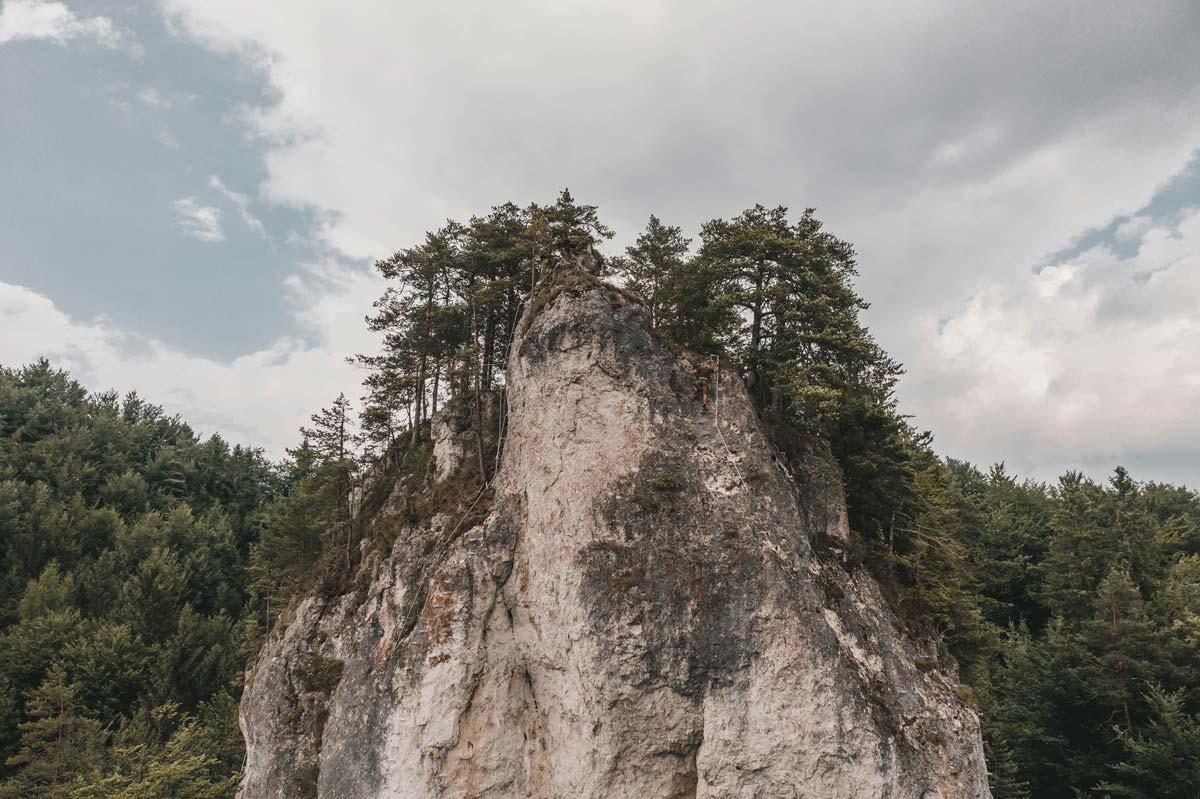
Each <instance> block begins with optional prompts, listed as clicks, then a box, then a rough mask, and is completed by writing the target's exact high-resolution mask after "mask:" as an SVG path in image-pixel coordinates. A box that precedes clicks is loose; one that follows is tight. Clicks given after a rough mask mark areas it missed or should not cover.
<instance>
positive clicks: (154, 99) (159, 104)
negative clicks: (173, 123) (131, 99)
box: [137, 87, 171, 109]
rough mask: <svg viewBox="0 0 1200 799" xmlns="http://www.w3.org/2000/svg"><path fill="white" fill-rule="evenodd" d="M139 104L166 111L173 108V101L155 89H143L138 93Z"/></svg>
mask: <svg viewBox="0 0 1200 799" xmlns="http://www.w3.org/2000/svg"><path fill="white" fill-rule="evenodd" d="M137 99H138V102H140V103H141V104H142V105H144V106H147V107H148V108H161V109H166V108H170V107H171V101H170V100H169V99H168V98H166V97H163V95H162V94H161V93H160V92H159V91H158V89H155V88H153V87H148V88H145V89H142V90H141V91H140V92H138V93H137Z"/></svg>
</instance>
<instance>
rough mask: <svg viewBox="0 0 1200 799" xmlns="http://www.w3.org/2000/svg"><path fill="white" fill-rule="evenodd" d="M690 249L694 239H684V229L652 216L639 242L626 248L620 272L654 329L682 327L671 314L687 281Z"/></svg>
mask: <svg viewBox="0 0 1200 799" xmlns="http://www.w3.org/2000/svg"><path fill="white" fill-rule="evenodd" d="M689 247H691V239H687V238H684V235H683V230H682V229H681V228H677V227H671V226H669V225H664V224H663V223H662V222H661V221H659V218H658V217H657V216H654V215H653V214H651V216H650V221H649V222H648V223H646V229H645V230H644V231H643V232H642V234H641V235H640V236H638V238H637V241H636V242H635V243H634V244H633V245H632V246H630V247H626V248H625V255H626V257H625V258H624V259H622V260H621V261H620V262H619V265H618V271H619V272H622V273H624V275H625V277H626V283H625V288H627V289H629V290H630V291H632V292H633V293H634V294H636V295H637V296H638V297H640V298H641V300H642V302H644V303H645V304H646V308H647V309H648V310H649V311H650V327H651V328H653V329H658V328H661V327H664V326H667V327H670V328H677V327H678V326H679V320H678V319H676V318H675V316H676V315H675V314H671V313H670V312H671V311H673V310H675V308H673V307H672V302H671V298H672V296H673V295H674V294H677V293H678V292H677V290H676V289H675V286H676V285H677V284H678V283H679V282H680V281H681V280H683V279H684V276H683V270H684V269H685V267H686V256H687V252H688V248H689Z"/></svg>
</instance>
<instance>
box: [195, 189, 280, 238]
mask: <svg viewBox="0 0 1200 799" xmlns="http://www.w3.org/2000/svg"><path fill="white" fill-rule="evenodd" d="M208 185H209V187H210V188H213V189H216V190H217V191H218V192H220V193H221V194H222V195H223V196H224V197H225V199H227V200H229V201H230V202H231V203H233V205H234V207H235V208H237V212H238V216H240V217H241V218H242V222H243V223H245V225H246V227H248V228H250V230H252V231H254V232H255V233H257V234H258V235H260V236H262V237H264V238H269V237H268V236H267V231H266V228H264V227H263V223H262V220H261V219H259V218H258V217H256V216H255V215H254V214H253V213H251V212H250V198H249V197H247V196H246V195H245V194H242V193H241V192H236V191H233V190H232V189H230V188H229V187H228V186H226V185H225V184H224V183H223V182H222V181H221V179H220V178H219V177H217V176H216V175H212V176H211V177H209V179H208Z"/></svg>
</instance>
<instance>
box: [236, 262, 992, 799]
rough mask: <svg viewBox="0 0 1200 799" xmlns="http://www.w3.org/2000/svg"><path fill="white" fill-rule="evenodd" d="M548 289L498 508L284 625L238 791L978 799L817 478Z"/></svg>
mask: <svg viewBox="0 0 1200 799" xmlns="http://www.w3.org/2000/svg"><path fill="white" fill-rule="evenodd" d="M543 291H544V292H545V293H544V294H543V295H541V296H540V297H538V298H536V299H535V301H534V302H531V303H530V308H529V309H528V310H527V311H526V318H525V319H523V320H522V324H521V331H520V333H519V335H518V339H517V341H516V342H515V343H514V346H513V349H512V353H511V356H510V364H509V372H508V374H509V381H510V382H509V386H508V408H509V417H508V430H507V437H506V441H505V446H504V454H503V459H502V464H501V468H500V471H499V474H498V476H497V478H496V484H495V493H494V497H495V499H494V504H493V506H492V510H491V512H490V514H488V515H487V517H486V519H485V520H484V521H483V522H482V523H479V524H474V525H470V524H469V523H464V519H465V518H467V517H464V516H462V515H461V514H459V515H455V514H452V513H450V512H447V513H445V514H443V515H438V516H435V517H434V518H433V520H432V521H431V522H429V523H427V524H421V525H418V526H414V527H412V528H410V529H406V530H404V531H403V532H402V533H401V534H400V535H399V536H398V537H397V538H396V540H395V545H394V546H393V547H392V548H391V550H390V552H389V553H385V554H384V555H381V556H377V557H374V558H373V559H371V560H369V561H368V562H367V563H365V564H364V565H363V566H362V567H361V568H362V569H363V573H362V574H361V575H360V577H361V580H360V583H359V585H358V587H357V588H356V589H355V590H353V591H350V592H348V593H346V594H345V595H342V596H335V597H332V598H329V597H322V596H312V597H309V598H308V599H306V600H304V601H303V602H301V603H300V604H299V605H298V606H297V607H295V608H294V610H293V611H292V612H290V613H289V614H288V615H287V617H286V618H285V619H283V620H281V624H280V625H279V626H278V628H277V630H276V631H275V633H274V634H273V635H272V637H271V639H270V640H269V641H268V642H267V644H266V645H265V646H264V648H263V651H262V652H261V654H260V656H259V658H258V661H257V663H256V664H255V666H254V668H253V670H252V672H251V674H250V675H249V683H248V686H247V689H246V692H245V695H244V698H243V701H242V727H243V731H244V733H245V736H246V741H247V748H248V752H247V754H248V759H247V763H246V772H245V778H244V781H243V784H242V787H241V791H240V794H239V795H240V797H241V799H283V797H291V796H306V795H307V796H317V797H321V799H376V798H378V799H383V798H384V797H389V798H391V797H395V798H397V799H399V798H400V797H405V798H411V799H419V798H424V797H446V799H450V798H454V799H467V798H468V797H539V798H543V799H559V798H560V797H563V798H565V797H595V798H597V799H599V797H606V798H609V799H616V798H619V797H636V798H637V799H652V798H654V797H714V798H715V797H722V798H723V799H724V798H729V799H732V798H733V797H738V798H739V799H743V798H744V799H750V798H751V797H756V798H759V799H768V798H771V797H780V799H782V798H783V797H789V798H791V797H811V798H813V799H836V798H839V797H844V798H847V799H848V798H849V797H862V798H863V799H867V798H868V797H869V798H870V799H879V798H880V797H904V798H905V799H908V798H909V797H911V798H912V799H918V798H924V799H935V798H938V799H982V798H983V797H989V796H990V794H989V791H988V787H987V780H986V769H985V766H984V758H983V750H982V743H981V739H980V732H979V723H978V720H977V718H976V716H975V714H974V713H973V712H972V710H971V709H970V708H969V707H967V706H966V705H965V704H964V703H963V701H962V700H961V699H960V698H959V697H958V695H957V693H956V690H955V689H956V687H957V679H956V674H955V671H954V668H953V666H952V665H948V666H947V665H936V666H934V665H931V664H933V663H934V656H935V655H936V653H935V652H933V651H929V650H928V649H924V648H922V646H921V645H919V644H918V643H916V642H913V641H911V640H908V639H907V638H906V637H905V636H904V635H903V634H902V633H900V632H899V630H898V627H897V623H896V621H895V619H894V617H893V615H892V613H891V612H890V610H889V609H888V607H887V605H886V603H885V601H884V599H883V597H882V596H881V594H880V591H879V588H878V586H877V585H876V584H875V582H874V581H873V579H872V578H871V577H870V576H869V574H867V572H866V571H865V570H864V569H863V568H861V567H851V566H848V565H845V564H843V563H842V562H841V558H840V557H839V553H840V551H841V546H842V544H843V542H844V537H845V514H844V510H843V502H842V499H841V489H840V484H839V482H838V480H837V477H836V472H835V471H834V470H833V468H832V467H831V466H830V464H829V463H828V461H827V460H826V459H825V458H824V457H822V456H821V455H820V454H819V453H818V452H816V451H814V452H812V453H810V454H809V455H808V456H805V457H793V458H790V462H785V458H784V456H782V455H781V454H780V453H779V452H778V451H777V450H776V449H774V448H773V447H772V446H771V444H770V443H769V442H768V441H767V440H766V438H765V437H764V434H763V432H762V430H761V429H760V424H759V422H758V420H757V419H756V416H755V413H754V411H753V408H752V406H751V403H750V400H749V398H748V397H747V396H746V393H745V390H744V389H743V387H742V386H741V384H740V382H739V380H738V379H737V378H736V376H733V375H723V376H721V377H720V378H719V381H718V382H719V395H718V398H717V401H716V403H715V407H710V408H709V410H708V412H707V413H705V412H704V409H703V408H702V406H701V404H700V403H698V402H696V401H695V400H694V399H693V391H692V368H693V367H692V365H691V364H690V362H689V361H688V360H687V358H686V357H684V356H682V355H679V354H676V353H675V352H673V351H672V350H671V349H670V348H668V347H667V346H665V345H663V344H661V343H660V342H658V341H657V340H656V339H655V338H654V336H653V335H652V334H651V333H650V332H649V331H648V329H647V324H646V312H645V310H644V309H643V308H642V307H641V306H640V305H638V304H637V303H636V302H633V301H631V300H629V299H628V298H627V297H626V296H624V295H623V293H622V292H620V291H619V290H616V289H613V288H610V287H606V286H604V285H603V284H601V283H600V282H599V281H598V280H597V279H595V278H594V277H591V276H590V275H587V274H586V272H585V271H583V270H574V271H572V273H571V274H570V275H567V276H560V281H559V283H558V284H557V285H556V286H554V287H552V288H547V289H543ZM443 451H444V452H454V451H455V449H454V447H452V446H449V445H446V446H445V447H444V449H443ZM458 457H461V455H459V456H458ZM442 474H443V475H445V474H446V472H445V471H443V472H442ZM386 507H387V506H386V505H385V510H384V511H382V512H381V513H382V514H384V515H386V513H387V512H388V511H387V510H386ZM464 528H466V529H464Z"/></svg>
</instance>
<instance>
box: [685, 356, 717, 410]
mask: <svg viewBox="0 0 1200 799" xmlns="http://www.w3.org/2000/svg"><path fill="white" fill-rule="evenodd" d="M720 370H721V366H720V363H719V362H718V361H717V359H716V358H715V357H713V356H709V357H708V358H705V359H704V360H703V361H701V363H700V365H699V366H697V367H696V371H695V373H694V374H693V375H692V388H693V389H694V390H695V396H694V399H698V400H700V401H701V402H702V403H703V404H704V407H703V412H704V413H707V412H708V400H709V396H710V394H711V392H712V391H713V390H714V389H715V388H716V382H717V378H718V376H719V373H720Z"/></svg>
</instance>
